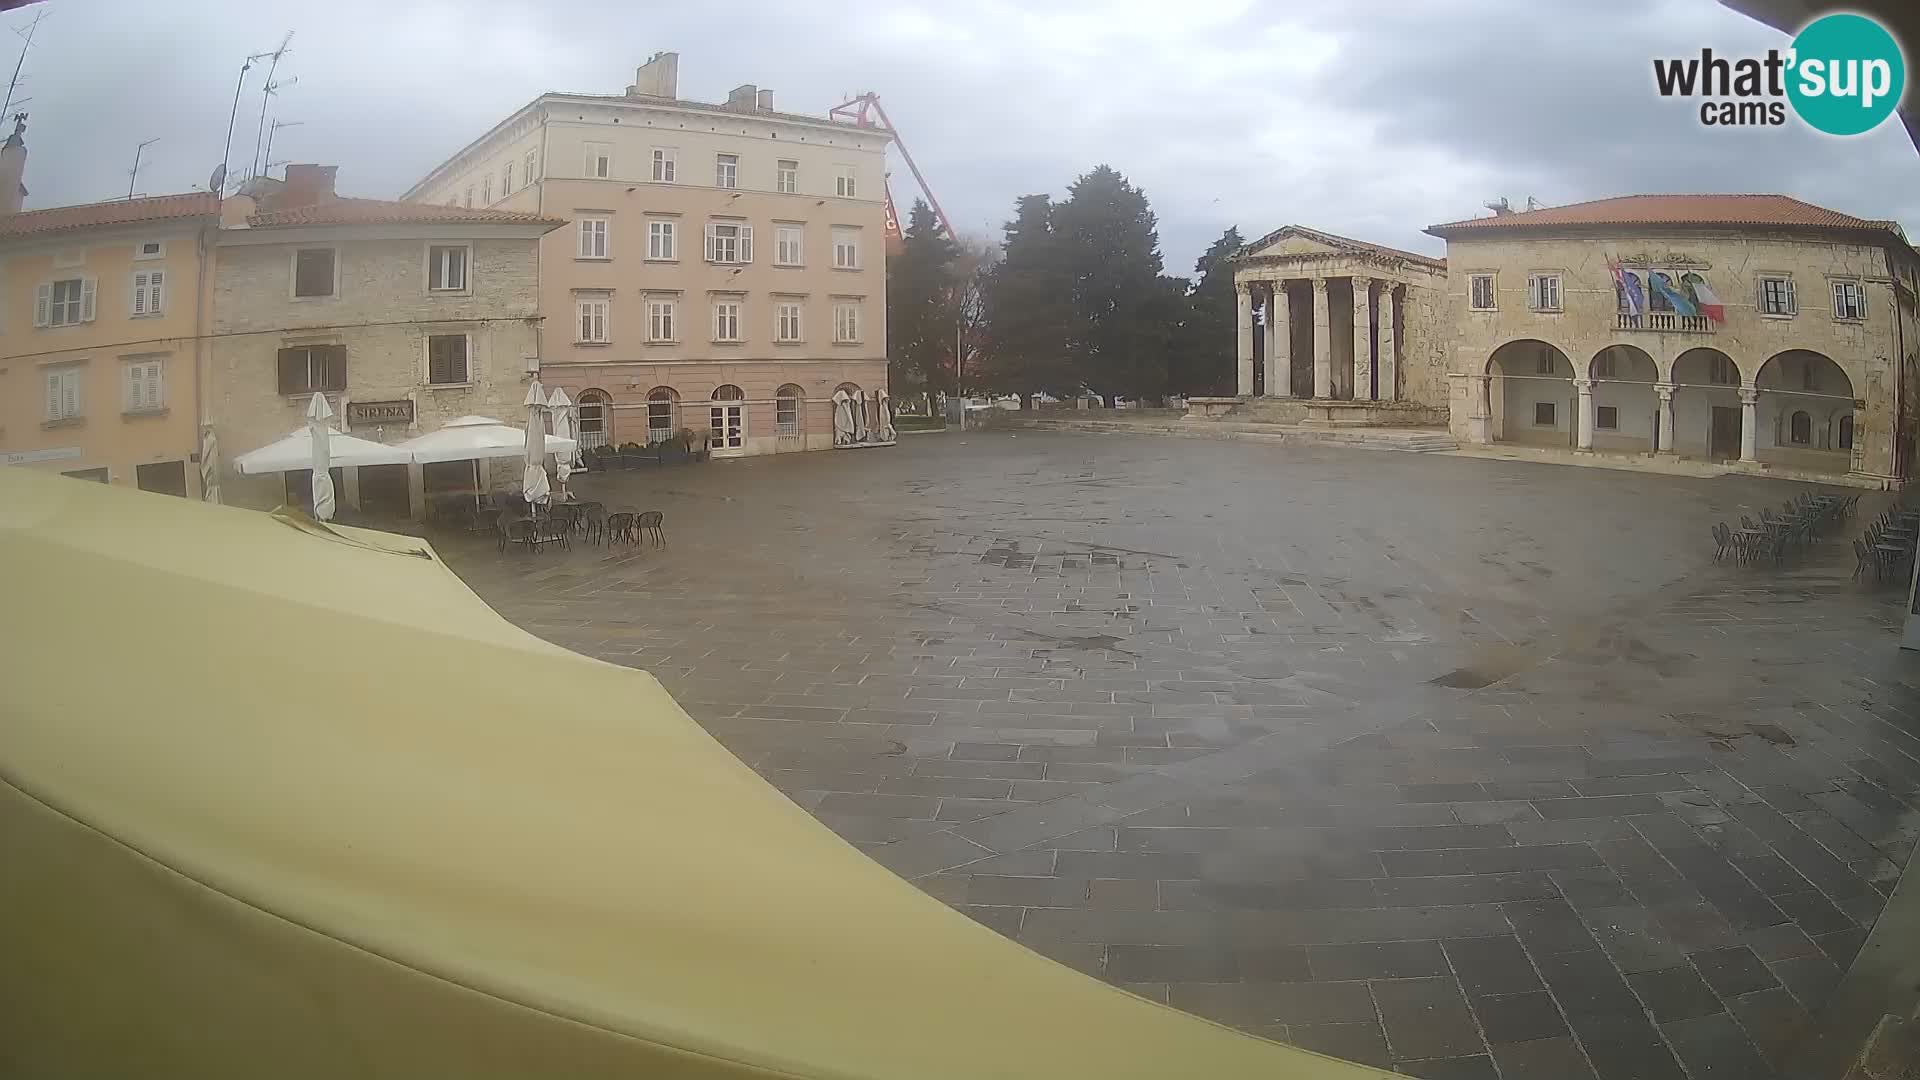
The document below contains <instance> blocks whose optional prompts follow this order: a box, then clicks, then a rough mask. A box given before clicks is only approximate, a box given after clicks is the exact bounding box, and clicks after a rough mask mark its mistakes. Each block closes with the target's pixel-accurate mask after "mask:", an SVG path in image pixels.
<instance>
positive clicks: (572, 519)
mask: <svg viewBox="0 0 1920 1080" xmlns="http://www.w3.org/2000/svg"><path fill="white" fill-rule="evenodd" d="M547 517H548V518H549V519H550V520H551V521H552V523H553V528H555V529H559V530H562V531H564V532H572V531H573V530H574V529H576V528H578V527H579V524H580V507H579V505H578V504H568V503H556V504H554V505H553V506H551V507H549V508H548V510H547Z"/></svg>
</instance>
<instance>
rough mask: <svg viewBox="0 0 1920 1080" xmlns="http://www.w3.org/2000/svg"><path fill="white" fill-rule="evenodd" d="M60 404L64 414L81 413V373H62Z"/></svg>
mask: <svg viewBox="0 0 1920 1080" xmlns="http://www.w3.org/2000/svg"><path fill="white" fill-rule="evenodd" d="M60 404H61V407H62V411H61V413H60V415H62V416H79V415H80V373H79V372H77V371H63V372H61V373H60Z"/></svg>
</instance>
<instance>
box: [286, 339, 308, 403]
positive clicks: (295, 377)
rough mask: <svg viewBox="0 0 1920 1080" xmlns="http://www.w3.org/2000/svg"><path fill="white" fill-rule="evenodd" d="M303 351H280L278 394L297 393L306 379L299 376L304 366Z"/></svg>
mask: <svg viewBox="0 0 1920 1080" xmlns="http://www.w3.org/2000/svg"><path fill="white" fill-rule="evenodd" d="M306 353H307V351H306V350H305V349H281V350H280V392H281V393H282V394H292V393H296V392H297V391H298V388H299V386H300V384H301V383H303V382H305V381H306V379H305V378H304V377H303V376H302V375H301V374H300V372H301V371H302V370H303V369H304V367H305V365H306Z"/></svg>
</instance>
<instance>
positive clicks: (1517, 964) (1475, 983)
mask: <svg viewBox="0 0 1920 1080" xmlns="http://www.w3.org/2000/svg"><path fill="white" fill-rule="evenodd" d="M1441 944H1442V946H1443V947H1444V948H1445V949H1446V952H1447V958H1448V959H1449V960H1450V961H1451V962H1452V964H1453V970H1454V974H1455V975H1456V976H1458V978H1459V980H1460V985H1461V987H1462V988H1463V989H1464V990H1465V991H1466V992H1467V994H1469V995H1470V996H1474V997H1479V996H1482V995H1509V994H1518V993H1524V992H1527V991H1531V990H1538V989H1540V987H1541V982H1540V976H1539V975H1538V974H1536V973H1535V972H1534V968H1533V961H1532V960H1530V959H1528V957H1527V953H1526V950H1525V949H1523V948H1521V946H1520V940H1519V939H1518V938H1516V937H1511V936H1507V937H1480V938H1463V939H1456V940H1450V941H1445V942H1442V943H1441Z"/></svg>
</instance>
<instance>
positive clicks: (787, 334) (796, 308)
mask: <svg viewBox="0 0 1920 1080" xmlns="http://www.w3.org/2000/svg"><path fill="white" fill-rule="evenodd" d="M773 340H775V341H787V342H793V341H799V340H800V304H799V302H798V301H794V300H782V301H781V302H780V303H778V304H775V305H774V306H773Z"/></svg>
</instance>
